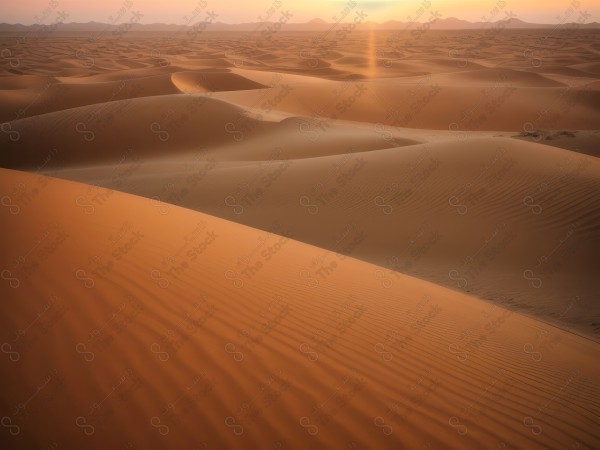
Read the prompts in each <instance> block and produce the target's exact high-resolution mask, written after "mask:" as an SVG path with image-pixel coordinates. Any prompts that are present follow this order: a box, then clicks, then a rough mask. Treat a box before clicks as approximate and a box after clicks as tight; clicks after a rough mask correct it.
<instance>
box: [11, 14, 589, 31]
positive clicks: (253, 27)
mask: <svg viewBox="0 0 600 450" xmlns="http://www.w3.org/2000/svg"><path fill="white" fill-rule="evenodd" d="M352 25H355V26H354V27H352ZM344 27H346V28H347V29H348V30H349V29H350V27H352V29H357V30H372V29H375V30H419V29H421V30H424V29H432V30H478V29H479V30H492V29H501V28H507V29H552V28H557V29H558V28H565V29H576V28H577V29H588V30H589V29H600V23H598V22H590V23H584V24H580V23H575V22H571V23H563V24H539V23H528V22H524V21H522V20H520V19H517V18H509V19H506V20H498V21H496V22H469V21H467V20H461V19H457V18H455V17H449V18H445V19H435V20H431V21H430V22H425V23H423V22H401V21H397V20H389V21H387V22H383V23H377V22H366V21H365V22H361V23H358V24H354V22H352V21H350V22H348V23H344V22H342V23H330V22H326V21H324V20H322V19H313V20H310V21H308V22H304V23H291V22H288V23H282V22H274V21H270V22H251V23H239V24H227V23H223V22H211V21H208V22H206V21H204V22H197V23H195V24H192V25H174V24H164V23H152V24H140V23H122V24H107V23H100V22H86V23H78V22H71V23H55V24H50V25H39V24H34V25H22V24H8V23H0V32H36V31H39V32H40V33H42V32H49V31H88V32H97V33H110V34H113V32H114V34H115V35H117V34H120V33H119V31H122V32H125V31H163V32H182V31H187V30H191V31H193V30H207V31H242V32H252V31H256V32H262V31H263V30H272V31H275V30H276V29H277V30H281V31H327V30H331V29H336V30H338V29H343V28H344Z"/></svg>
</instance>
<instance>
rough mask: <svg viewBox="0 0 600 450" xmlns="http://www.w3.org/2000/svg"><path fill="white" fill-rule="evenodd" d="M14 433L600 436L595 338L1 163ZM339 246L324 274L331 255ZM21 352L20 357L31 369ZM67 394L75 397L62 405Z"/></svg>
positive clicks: (494, 442)
mask: <svg viewBox="0 0 600 450" xmlns="http://www.w3.org/2000/svg"><path fill="white" fill-rule="evenodd" d="M1 175H2V176H1V177H0V191H1V192H2V194H3V195H7V196H9V197H11V198H12V196H14V195H15V194H14V191H15V189H26V190H28V191H29V192H33V191H32V190H33V189H35V188H38V190H37V191H36V192H37V194H36V195H33V196H32V199H31V201H30V202H29V203H28V204H27V205H22V206H21V207H20V208H18V209H15V208H14V207H12V208H11V205H5V206H6V207H3V208H2V209H0V214H1V220H2V222H3V223H4V224H5V225H6V226H8V227H9V231H10V233H11V239H10V240H9V241H8V242H7V243H6V244H7V246H6V248H5V251H4V252H3V253H2V263H1V267H2V268H3V272H2V278H3V280H2V283H1V284H0V292H1V295H2V298H3V299H4V300H3V302H2V330H3V335H4V336H3V338H2V339H3V342H4V343H3V344H2V349H3V352H4V357H3V358H1V359H0V365H1V366H2V373H3V374H4V375H3V376H4V378H3V379H4V382H5V383H7V384H9V385H10V386H11V389H10V390H7V391H3V394H2V399H1V400H2V414H3V417H2V424H3V426H4V431H3V433H4V434H3V436H2V441H3V442H4V443H5V444H6V445H8V446H10V448H32V447H40V446H43V445H45V443H47V442H55V443H56V444H58V445H59V446H60V447H62V446H65V447H70V448H82V447H90V448H121V447H123V446H125V447H126V448H134V447H135V448H138V447H139V448H148V449H153V448H187V447H189V446H190V445H192V446H193V447H194V448H207V449H210V448H240V449H241V448H298V449H302V448H308V447H315V446H318V447H319V448H337V447H339V446H340V445H341V446H342V448H344V447H345V446H346V447H347V446H350V447H347V448H380V449H384V448H390V449H392V448H393V449H396V448H441V447H444V448H446V447H453V448H475V447H477V448H532V447H544V448H568V447H569V446H573V445H577V446H584V447H588V448H595V447H598V446H599V445H600V441H599V440H598V436H597V434H596V425H597V410H598V404H599V402H600V392H599V391H598V387H597V384H596V383H595V381H594V380H596V379H597V378H598V376H600V373H599V368H598V364H597V346H596V344H594V343H592V342H591V341H588V340H586V339H584V338H582V337H578V336H576V335H574V334H570V333H567V332H564V331H560V330H558V329H556V328H553V327H552V326H549V325H547V324H544V323H543V322H539V321H536V320H533V319H530V318H527V317H525V316H522V315H519V314H516V313H511V312H510V311H507V310H504V309H502V308H497V307H492V306H490V305H489V304H485V303H483V302H481V301H479V300H477V299H475V298H472V297H468V296H466V295H464V294H461V293H457V292H453V291H450V290H447V289H444V288H442V287H439V286H436V285H433V284H430V283H427V282H424V281H420V280H417V279H414V278H411V277H408V276H399V277H398V278H395V279H393V282H391V283H389V284H388V283H386V282H385V280H384V279H381V278H379V277H378V271H379V270H380V268H378V267H377V266H373V265H370V264H368V263H365V262H361V261H358V260H355V259H353V258H344V259H340V260H336V257H335V256H334V255H331V254H329V255H327V254H325V255H324V254H323V250H322V249H319V248H316V247H312V246H308V245H305V244H302V243H300V242H297V241H295V240H293V239H292V238H291V237H285V235H286V234H288V232H289V231H288V230H286V228H285V226H284V225H282V224H280V223H278V222H274V223H273V230H274V231H276V232H278V233H279V235H277V234H270V233H266V232H263V231H259V230H256V229H252V228H247V227H245V226H243V225H238V224H234V223H232V222H227V221H224V220H222V219H217V218H214V217H211V216H208V215H204V214H201V213H197V212H192V211H189V210H185V209H181V208H178V207H175V206H172V205H168V204H164V203H158V202H153V201H151V200H148V199H143V198H139V197H133V196H130V195H126V194H122V193H118V192H112V193H111V194H110V196H108V197H107V198H106V201H105V202H104V203H103V204H102V205H90V206H86V205H83V204H82V203H80V202H78V199H80V198H81V197H85V195H86V194H87V192H88V191H89V187H88V186H86V185H83V184H74V183H72V182H68V181H61V180H56V179H50V178H46V177H41V176H37V175H33V174H25V173H19V172H15V171H7V170H2V172H1ZM322 257H324V258H325V262H327V260H331V261H337V262H338V264H337V266H336V268H335V269H334V270H332V271H331V273H330V276H329V277H328V278H327V279H324V280H317V279H315V278H313V277H311V276H310V275H308V273H309V272H308V271H309V270H310V267H311V265H312V264H313V261H315V259H318V258H322ZM16 367H18V368H19V370H15V368H16ZM57 407H58V408H59V411H60V413H57Z"/></svg>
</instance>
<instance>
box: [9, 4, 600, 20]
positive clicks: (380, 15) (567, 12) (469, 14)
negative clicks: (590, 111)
mask: <svg viewBox="0 0 600 450" xmlns="http://www.w3.org/2000/svg"><path fill="white" fill-rule="evenodd" d="M208 12H214V13H215V14H216V16H215V15H213V16H212V17H214V19H213V20H214V21H217V22H225V23H240V22H258V21H261V20H271V21H278V20H282V21H289V22H306V21H308V20H311V19H315V18H320V19H323V20H325V21H327V22H334V21H336V19H338V18H342V22H349V21H352V20H354V18H355V17H357V16H356V14H357V13H359V12H360V13H362V14H363V17H364V18H365V19H364V20H367V21H374V22H385V21H387V20H399V21H408V20H410V19H413V20H414V19H416V20H417V21H419V22H427V21H429V20H430V19H431V17H434V15H435V16H437V17H439V18H446V17H458V18H460V19H465V20H469V21H481V20H484V21H485V20H486V19H487V18H490V19H491V20H492V21H496V20H501V19H504V18H506V17H518V18H519V19H521V20H524V21H526V22H534V23H563V22H565V21H566V22H576V21H577V20H578V18H579V17H580V14H582V13H583V14H584V15H583V16H581V17H584V18H585V22H594V21H600V1H598V0H452V1H451V0H393V1H391V0H301V1H297V0H296V1H292V0H169V1H165V0H103V1H94V0H86V1H82V0H18V1H11V0H0V22H7V23H22V24H26V25H30V24H33V23H41V24H46V25H50V24H52V23H55V22H57V21H60V19H62V21H63V22H89V21H96V22H104V23H123V22H129V21H131V20H135V21H138V22H140V23H156V22H160V23H174V24H187V23H189V22H190V21H191V23H196V22H199V21H202V20H206V17H207V13H208ZM345 12H349V13H348V14H347V15H345V14H344V13H345ZM284 13H287V14H284Z"/></svg>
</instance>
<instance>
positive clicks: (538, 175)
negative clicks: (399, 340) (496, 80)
mask: <svg viewBox="0 0 600 450" xmlns="http://www.w3.org/2000/svg"><path fill="white" fill-rule="evenodd" d="M359 131H360V130H352V129H346V130H343V129H340V130H339V131H338V132H329V133H328V134H324V135H323V136H321V140H319V141H318V144H317V145H311V144H310V142H309V141H308V140H306V139H304V145H305V146H306V147H307V148H313V149H314V150H313V152H312V156H313V157H310V156H311V155H307V154H305V155H302V157H301V158H300V159H298V157H299V155H298V147H299V146H297V145H294V144H293V143H295V142H297V140H298V139H300V138H301V137H296V138H294V137H293V136H295V135H296V134H298V133H299V131H298V130H297V129H296V130H294V129H293V128H287V129H285V128H283V129H273V130H272V131H271V132H270V133H269V134H265V135H264V138H261V139H253V140H249V141H248V142H245V143H243V144H245V145H239V146H238V147H231V148H221V149H218V150H216V151H210V152H209V151H201V152H194V153H189V154H183V155H180V156H179V157H175V155H174V156H173V157H171V158H170V159H169V160H167V159H164V158H162V159H159V160H149V159H140V157H139V156H136V155H135V154H126V155H125V156H124V158H123V160H122V162H121V164H120V167H116V168H115V166H112V165H106V166H100V167H99V166H91V167H80V168H77V169H72V170H68V169H64V170H59V171H57V172H51V173H54V174H55V175H57V176H60V177H63V178H65V177H66V178H71V179H74V180H82V181H85V180H90V181H93V182H94V183H97V184H99V185H100V186H102V187H103V188H112V189H118V190H121V191H127V192H131V193H135V194H138V195H143V196H146V197H149V198H157V199H160V200H162V201H164V202H168V203H171V204H177V205H182V206H185V207H188V208H192V209H195V210H199V211H204V212H207V213H210V214H214V215H216V216H219V217H223V218H226V219H228V220H233V221H236V222H240V223H243V224H246V225H250V226H253V227H257V228H260V229H263V230H269V227H270V226H271V225H272V223H273V221H275V220H276V221H277V222H278V223H281V224H282V225H283V226H284V228H285V229H286V230H289V232H290V233H292V235H293V236H294V237H295V238H296V239H299V240H301V241H304V242H308V243H310V244H313V245H316V246H319V247H322V248H324V249H327V250H329V251H331V252H337V253H342V254H346V255H351V256H353V257H356V258H360V259H363V260H366V261H370V262H373V263H376V264H379V265H381V266H383V267H384V268H385V270H384V271H382V274H381V276H382V278H385V279H390V280H391V279H393V278H394V277H395V276H397V274H396V272H403V273H408V274H410V275H413V276H417V277H419V278H422V279H426V280H429V281H432V282H435V283H437V284H441V285H444V286H447V287H450V288H453V289H459V290H462V291H463V292H467V293H470V294H471V295H476V296H478V297H480V298H484V299H487V300H490V301H492V302H494V303H496V304H502V305H504V306H506V307H509V308H512V309H514V310H518V311H521V312H524V313H527V314H532V315H534V316H536V317H539V318H543V319H544V320H546V321H549V322H552V323H555V324H557V325H558V326H560V327H562V328H565V329H570V330H574V331H577V332H579V333H583V334H584V335H586V336H588V337H590V338H592V339H595V340H598V336H599V335H598V332H600V327H599V324H598V323H596V321H595V319H594V317H598V316H599V315H600V309H599V306H598V304H597V303H596V302H595V301H594V299H595V298H596V297H597V295H598V294H599V291H598V284H597V283H596V282H595V280H594V271H595V267H597V266H598V264H600V260H599V257H598V256H599V255H598V252H597V249H596V248H595V246H594V245H589V244H590V243H591V242H596V240H597V239H598V222H597V217H598V214H600V189H599V188H600V181H599V179H600V162H599V161H598V159H596V158H593V157H590V156H586V155H579V154H576V153H572V152H569V151H567V150H562V149H556V148H550V147H548V146H545V145H540V144H537V143H527V142H519V141H517V140H513V139H508V138H471V139H468V140H455V141H440V142H433V143H426V144H419V143H414V142H413V143H412V145H411V144H410V143H409V142H406V143H404V145H408V146H405V147H397V146H396V147H394V146H393V145H401V142H398V143H396V141H395V140H393V139H390V140H388V141H386V140H385V139H383V138H382V136H381V135H379V136H378V134H377V133H376V132H372V135H373V137H372V138H371V141H370V142H369V141H368V140H366V139H364V138H365V137H366V133H364V130H363V135H362V136H363V140H362V141H360V140H359ZM353 133H354V134H355V135H356V136H353ZM343 136H345V139H344V137H343ZM375 136H378V138H379V142H380V144H381V145H383V144H385V143H386V142H387V145H389V146H392V147H391V148H383V149H381V150H377V149H376V147H375V148H372V149H370V150H365V147H367V146H368V145H371V146H373V145H375V144H377V140H376V138H375ZM273 142H289V143H290V144H288V145H276V144H274V143H273ZM301 142H302V141H301ZM356 145H360V146H361V147H356ZM324 148H328V149H329V150H330V151H332V150H335V149H337V151H338V153H337V154H333V155H330V156H319V157H315V156H314V155H315V154H317V153H325V150H323V149H324ZM358 148H361V149H362V150H358ZM305 152H306V150H305ZM246 155H248V156H249V157H248V158H245V156H246ZM257 155H262V157H263V158H262V159H261V160H258V161H254V162H253V161H252V157H256V156H257ZM236 157H237V158H239V159H238V160H237V161H236V160H235V159H234V158H236ZM103 191H104V189H98V193H102V192H103ZM94 198H95V195H94V194H90V195H88V197H87V199H88V201H89V202H91V203H94V202H96V201H97V200H94ZM325 253H326V254H328V252H327V251H325ZM332 258H333V259H332V262H331V264H335V261H336V260H337V257H335V256H332ZM311 270H312V273H313V275H314V276H315V277H316V278H321V279H322V278H324V277H326V276H327V265H322V264H321V265H320V264H316V265H315V266H313V268H312V269H311ZM573 305H576V306H575V307H573Z"/></svg>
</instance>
